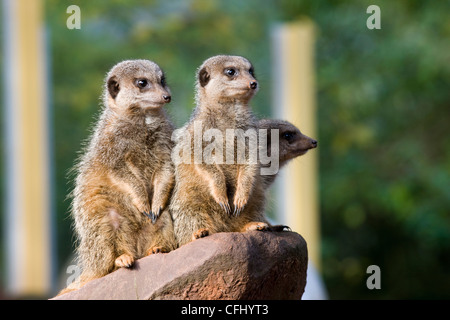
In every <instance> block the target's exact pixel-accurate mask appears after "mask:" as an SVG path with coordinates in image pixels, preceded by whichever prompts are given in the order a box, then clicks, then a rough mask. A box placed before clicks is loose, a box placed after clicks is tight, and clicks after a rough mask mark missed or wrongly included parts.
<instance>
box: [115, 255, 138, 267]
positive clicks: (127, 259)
mask: <svg viewBox="0 0 450 320" xmlns="http://www.w3.org/2000/svg"><path fill="white" fill-rule="evenodd" d="M133 263H134V258H133V257H132V256H131V255H129V254H127V253H124V254H122V255H121V256H119V257H118V258H117V259H116V260H115V261H114V264H115V265H116V267H119V268H129V267H131V266H132V265H133Z"/></svg>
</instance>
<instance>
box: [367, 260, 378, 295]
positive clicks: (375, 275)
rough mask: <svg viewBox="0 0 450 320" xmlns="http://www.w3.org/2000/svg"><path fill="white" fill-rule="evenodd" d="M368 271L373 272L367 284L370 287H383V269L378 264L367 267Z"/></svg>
mask: <svg viewBox="0 0 450 320" xmlns="http://www.w3.org/2000/svg"><path fill="white" fill-rule="evenodd" d="M366 273H368V274H371V276H369V277H368V278H367V281H366V286H367V288H368V289H370V290H373V289H381V270H380V267H379V266H377V265H374V264H373V265H370V266H368V267H367V270H366Z"/></svg>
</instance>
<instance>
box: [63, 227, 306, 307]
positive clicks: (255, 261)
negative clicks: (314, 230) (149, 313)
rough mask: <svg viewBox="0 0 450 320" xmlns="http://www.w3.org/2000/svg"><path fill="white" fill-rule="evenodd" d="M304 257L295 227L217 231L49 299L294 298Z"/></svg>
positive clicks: (303, 278)
mask: <svg viewBox="0 0 450 320" xmlns="http://www.w3.org/2000/svg"><path fill="white" fill-rule="evenodd" d="M307 263H308V257H307V248H306V242H305V240H304V239H303V238H302V237H301V236H300V235H299V234H297V233H294V232H261V231H252V232H245V233H237V232H233V233H217V234H213V235H211V236H208V237H205V238H202V239H198V240H196V241H193V242H191V243H188V244H186V245H184V246H182V247H180V248H178V249H177V250H174V251H172V252H169V253H166V254H155V255H151V256H148V257H145V258H143V259H140V260H138V261H136V263H135V265H134V267H133V268H132V269H119V270H117V271H115V272H113V273H111V274H109V275H107V276H105V277H103V278H100V279H96V280H93V281H91V282H89V283H87V284H86V285H85V286H83V287H82V288H81V289H79V290H76V291H72V292H69V293H66V294H64V295H61V296H58V297H56V298H55V299H200V300H204V299H233V300H238V299H246V300H258V299H300V298H301V296H302V294H303V291H304V288H305V285H306V269H307Z"/></svg>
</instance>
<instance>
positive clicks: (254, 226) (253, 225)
mask: <svg viewBox="0 0 450 320" xmlns="http://www.w3.org/2000/svg"><path fill="white" fill-rule="evenodd" d="M266 230H270V227H269V225H268V224H267V223H265V222H249V223H247V224H246V225H245V226H244V227H243V228H242V231H243V232H245V231H266Z"/></svg>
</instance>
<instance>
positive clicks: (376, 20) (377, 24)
mask: <svg viewBox="0 0 450 320" xmlns="http://www.w3.org/2000/svg"><path fill="white" fill-rule="evenodd" d="M366 13H371V14H372V15H371V16H370V17H368V18H367V21H366V26H367V28H368V29H370V30H373V29H381V10H380V7H379V6H377V5H375V4H372V5H370V6H368V7H367V10H366Z"/></svg>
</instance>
